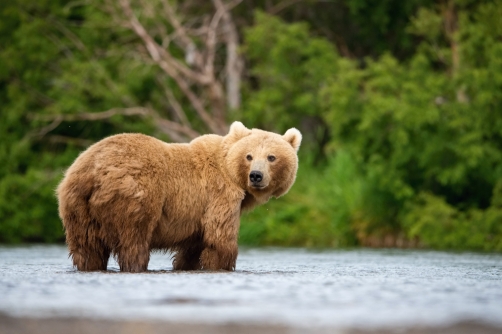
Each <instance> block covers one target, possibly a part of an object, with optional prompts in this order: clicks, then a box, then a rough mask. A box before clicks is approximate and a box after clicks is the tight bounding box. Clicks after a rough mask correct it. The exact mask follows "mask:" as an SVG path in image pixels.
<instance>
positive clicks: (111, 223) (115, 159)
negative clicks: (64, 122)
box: [56, 122, 302, 272]
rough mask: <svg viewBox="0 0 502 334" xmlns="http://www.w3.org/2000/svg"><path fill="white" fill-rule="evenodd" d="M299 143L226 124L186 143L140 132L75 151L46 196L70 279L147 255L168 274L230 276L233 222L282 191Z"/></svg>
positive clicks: (292, 137)
mask: <svg viewBox="0 0 502 334" xmlns="http://www.w3.org/2000/svg"><path fill="white" fill-rule="evenodd" d="M301 140H302V135H301V133H300V131H298V130H297V129H295V128H291V129H289V130H287V131H286V132H285V134H284V135H280V134H276V133H273V132H268V131H264V130H260V129H248V128H246V127H245V126H244V125H243V124H242V123H241V122H234V123H232V124H231V126H230V129H229V132H228V134H227V135H225V136H219V135H214V134H208V135H203V136H200V137H197V138H195V139H194V140H192V141H191V142H190V143H166V142H163V141H161V140H159V139H156V138H154V137H150V136H147V135H144V134H132V133H129V134H118V135H113V136H110V137H107V138H105V139H103V140H101V141H98V142H97V143H95V144H93V145H91V146H90V147H89V148H88V149H87V150H85V151H83V152H82V153H81V154H80V155H79V156H78V157H77V159H76V160H75V161H74V162H73V164H72V165H71V166H70V167H69V168H68V169H67V170H66V172H65V173H64V177H63V179H62V181H61V182H60V184H59V185H58V187H57V189H56V195H57V198H58V204H59V216H60V218H61V220H62V223H63V227H64V230H65V235H66V243H67V246H68V250H69V253H70V257H71V258H72V260H73V265H74V266H75V267H76V268H77V270H79V271H100V270H107V264H108V259H109V257H110V255H113V256H114V257H115V258H116V259H117V262H118V264H119V266H120V271H123V272H143V271H146V270H147V268H148V262H149V260H150V252H152V251H159V250H160V251H164V252H171V253H172V254H173V270H199V269H201V270H228V271H232V270H235V265H236V260H237V253H238V247H237V239H238V231H239V224H240V216H241V214H242V213H243V211H245V210H250V209H252V208H254V207H255V206H257V205H260V204H263V203H266V202H267V201H268V200H269V199H270V198H271V197H275V198H277V197H279V196H282V195H284V194H286V193H287V192H288V190H289V189H290V188H291V186H292V185H293V183H294V181H295V179H296V173H297V170H298V156H297V152H298V149H299V147H300V144H301Z"/></svg>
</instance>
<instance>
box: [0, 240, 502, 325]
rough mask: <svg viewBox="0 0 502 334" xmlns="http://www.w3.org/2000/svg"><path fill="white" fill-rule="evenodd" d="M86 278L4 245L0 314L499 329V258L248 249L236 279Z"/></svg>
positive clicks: (164, 266)
mask: <svg viewBox="0 0 502 334" xmlns="http://www.w3.org/2000/svg"><path fill="white" fill-rule="evenodd" d="M170 263H171V259H170V256H169V255H168V254H167V255H166V254H161V253H156V254H152V258H151V262H150V265H149V271H148V272H146V273H140V274H123V273H120V272H119V270H118V265H117V263H116V262H115V261H113V260H112V261H110V265H109V270H108V271H106V272H93V273H81V272H78V271H76V270H75V269H74V268H72V267H71V261H70V260H69V259H68V253H67V250H66V248H65V247H61V246H29V247H0V296H2V298H0V312H7V313H9V314H13V315H30V316H53V315H63V316H84V315H85V316H92V317H100V318H111V319H122V318H128V319H162V320H171V321H197V322H209V323H222V322H239V321H240V322H260V323H264V322H265V323H282V324H286V325H289V326H300V327H301V326H306V325H307V324H308V325H309V326H312V325H314V326H338V327H347V326H352V327H353V326H361V327H374V326H380V327H381V326H384V327H388V326H397V325H414V324H419V325H422V326H425V325H440V324H448V323H451V322H454V321H459V320H480V321H485V322H490V323H493V324H497V325H499V326H502V317H501V316H500V314H502V256H501V255H497V254H475V253H446V252H433V251H403V250H367V249H357V250H349V251H340V250H337V251H308V250H304V249H280V248H266V249H244V250H242V251H241V253H240V255H239V259H238V262H237V270H236V271H235V272H230V273H229V272H222V271H218V272H207V271H197V272H173V271H172V270H171V269H172V267H171V264H170Z"/></svg>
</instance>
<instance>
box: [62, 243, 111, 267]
mask: <svg viewBox="0 0 502 334" xmlns="http://www.w3.org/2000/svg"><path fill="white" fill-rule="evenodd" d="M68 246H69V249H70V255H71V257H72V258H73V265H74V266H75V267H77V269H78V270H79V271H99V270H106V267H107V266H108V259H109V258H110V250H109V249H108V248H107V247H105V246H104V245H103V244H99V245H92V246H90V245H86V246H83V245H70V244H69V245H68Z"/></svg>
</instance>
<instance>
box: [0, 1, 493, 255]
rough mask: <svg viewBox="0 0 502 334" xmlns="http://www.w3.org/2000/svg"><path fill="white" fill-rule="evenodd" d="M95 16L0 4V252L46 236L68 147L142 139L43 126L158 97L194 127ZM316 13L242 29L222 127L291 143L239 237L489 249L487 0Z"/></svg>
mask: <svg viewBox="0 0 502 334" xmlns="http://www.w3.org/2000/svg"><path fill="white" fill-rule="evenodd" d="M102 6H103V4H102V2H100V0H91V1H85V2H67V1H60V0H43V1H28V0H5V1H3V3H2V6H1V7H0V45H1V47H0V105H1V111H0V162H1V164H0V242H21V241H45V242H52V241H57V240H61V239H62V237H63V236H62V228H61V224H60V222H59V218H58V217H57V203H56V199H55V196H54V189H55V187H56V185H57V183H58V181H59V180H60V178H61V176H62V171H63V170H64V168H66V167H67V166H68V165H70V164H71V162H72V161H73V159H75V157H76V156H77V154H78V152H79V151H81V150H82V149H83V148H85V147H86V146H88V145H89V144H91V143H92V142H94V141H96V140H99V139H101V138H103V137H105V136H108V135H110V134H114V133H117V132H126V131H134V132H143V133H149V134H153V135H158V133H155V130H154V127H152V125H151V124H150V122H149V121H148V120H146V119H140V118H133V117H122V116H119V115H116V116H114V117H112V118H109V119H107V120H103V121H99V122H92V121H86V120H76V121H74V122H73V121H72V122H57V121H54V120H55V117H56V115H77V114H79V113H82V112H87V113H92V112H97V111H105V110H109V109H112V108H121V107H131V106H152V107H153V108H154V109H156V110H160V111H162V110H167V109H168V108H167V107H168V106H167V103H166V99H165V96H164V92H162V91H159V87H162V86H164V87H170V88H172V91H173V94H174V95H175V97H176V99H177V100H178V101H180V103H181V104H183V108H184V109H185V110H186V111H187V117H188V118H189V120H190V122H191V124H193V125H194V127H195V128H196V129H197V130H200V129H202V128H200V127H199V125H200V124H201V122H200V121H199V120H198V119H197V116H196V113H195V112H194V110H192V107H191V106H190V104H189V103H187V99H186V97H184V96H183V94H181V92H180V91H179V90H177V89H176V87H175V85H173V83H172V82H170V81H169V80H162V79H160V77H159V75H158V69H157V68H156V67H155V66H153V65H151V64H147V63H144V62H143V61H142V60H141V59H139V58H138V57H136V56H134V53H133V52H131V48H132V44H131V40H134V39H135V38H137V37H136V36H134V34H133V33H132V32H131V31H130V30H128V29H126V28H124V27H121V26H118V25H117V24H116V22H113V21H112V20H110V18H109V16H108V15H107V14H106V13H105V12H103V11H102ZM207 6H208V4H206V3H201V6H200V7H197V6H195V7H197V8H195V7H194V8H195V9H194V11H195V12H196V13H199V14H200V13H204V12H205V10H206V9H207ZM246 6H251V7H252V8H254V9H260V8H261V9H267V8H268V2H265V1H257V2H254V3H253V4H251V2H250V3H249V4H247V5H246ZM295 6H297V7H295ZM323 6H324V7H321V5H319V4H318V3H317V2H313V3H310V2H303V3H298V4H296V5H292V6H290V7H288V8H285V9H284V10H283V11H282V14H281V15H282V17H283V18H286V19H287V20H289V22H292V23H286V22H285V21H284V20H282V19H281V18H280V17H279V16H272V15H269V14H266V13H265V12H264V11H260V10H257V11H255V12H254V23H253V25H252V26H244V27H243V29H242V37H243V40H244V42H243V46H242V53H243V55H244V57H245V58H246V60H247V68H248V71H246V72H245V75H247V77H245V78H246V79H247V80H246V82H245V85H244V89H243V108H242V110H240V111H236V112H235V113H234V114H233V115H234V116H235V115H239V116H240V117H242V121H243V122H244V123H245V124H246V125H248V126H254V127H260V128H264V129H267V130H271V131H277V132H284V131H285V130H286V129H288V128H289V127H293V126H294V127H297V128H299V129H300V130H301V131H302V133H303V135H304V137H303V143H302V147H301V150H300V161H301V165H300V169H299V173H298V176H297V182H296V184H295V185H294V187H293V188H292V189H291V191H290V192H289V194H288V195H287V196H285V197H284V198H281V199H279V200H272V201H271V202H270V203H269V204H267V205H265V206H262V207H259V208H257V209H255V210H254V211H252V212H250V213H248V214H246V215H244V216H243V219H242V226H241V235H240V242H241V243H243V244H253V245H291V246H309V247H350V246H355V245H372V246H382V245H388V246H389V245H413V244H414V242H415V241H416V240H418V241H419V243H420V245H423V246H426V247H434V248H442V249H472V250H482V251H493V250H495V251H502V181H501V180H502V20H500V17H502V3H501V2H500V1H495V0H482V1H472V0H451V1H447V2H444V3H441V4H439V3H436V2H433V1H426V0H423V1H422V0H413V1H405V2H403V1H396V0H386V1H380V2H378V3H371V2H368V1H364V0H357V1H355V0H354V1H352V0H351V1H337V2H336V3H335V2H334V3H330V4H329V5H326V6H325V5H323ZM243 8H244V7H240V6H238V7H237V8H236V9H235V10H234V12H233V14H234V15H236V16H237V17H236V22H246V21H250V15H251V14H250V13H249V11H248V10H247V8H246V10H244V9H243ZM295 13H296V14H295ZM142 14H143V16H142V17H141V19H142V20H143V22H145V24H146V25H147V26H148V27H153V26H155V27H156V28H155V29H160V30H158V31H161V30H162V29H166V31H168V30H169V29H170V28H169V25H168V24H167V22H166V20H165V18H163V17H160V15H157V14H156V13H149V12H145V13H142ZM299 18H301V19H306V20H308V23H305V22H298V21H297V19H299ZM321 36H327V37H328V38H325V37H321ZM201 42H203V41H201ZM173 44H174V43H173ZM168 47H169V48H173V54H175V55H176V56H179V57H180V58H182V57H183V55H182V54H181V52H182V50H181V49H179V48H178V46H173V45H170V46H168ZM217 52H220V50H219V51H217ZM178 53H179V54H178ZM220 55H221V54H220ZM223 58H224V57H223ZM217 66H220V65H218V64H217ZM159 80H160V81H161V82H160V83H159ZM161 116H164V117H168V116H169V115H168V114H167V113H166V114H163V115H161ZM53 121H54V122H53ZM165 139H167V138H165ZM386 240H387V241H386ZM388 240H391V241H390V242H388Z"/></svg>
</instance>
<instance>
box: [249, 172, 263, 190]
mask: <svg viewBox="0 0 502 334" xmlns="http://www.w3.org/2000/svg"><path fill="white" fill-rule="evenodd" d="M249 180H250V181H251V183H252V184H253V186H256V185H258V184H259V183H260V182H261V181H262V180H263V173H262V172H260V171H259V170H253V171H251V173H249Z"/></svg>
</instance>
